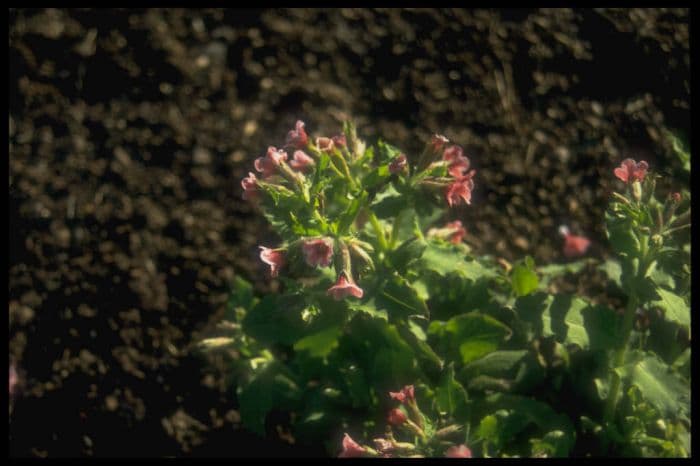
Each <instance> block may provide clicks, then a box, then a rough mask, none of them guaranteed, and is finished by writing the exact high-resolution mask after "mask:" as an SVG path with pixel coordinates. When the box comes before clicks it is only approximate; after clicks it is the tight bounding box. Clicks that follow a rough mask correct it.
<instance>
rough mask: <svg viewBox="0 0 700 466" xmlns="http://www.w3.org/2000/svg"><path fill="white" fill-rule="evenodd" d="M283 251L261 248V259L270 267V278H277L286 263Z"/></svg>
mask: <svg viewBox="0 0 700 466" xmlns="http://www.w3.org/2000/svg"><path fill="white" fill-rule="evenodd" d="M283 251H284V250H283V249H271V248H266V247H265V246H260V259H261V260H262V261H263V262H264V263H266V264H267V265H269V266H270V276H271V277H276V276H277V275H278V274H279V270H280V269H281V268H282V267H283V266H284V264H285V263H286V259H285V258H284V252H283Z"/></svg>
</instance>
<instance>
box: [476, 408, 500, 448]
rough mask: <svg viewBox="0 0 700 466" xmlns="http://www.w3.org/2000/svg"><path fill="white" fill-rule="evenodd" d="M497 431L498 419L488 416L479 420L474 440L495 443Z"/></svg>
mask: <svg viewBox="0 0 700 466" xmlns="http://www.w3.org/2000/svg"><path fill="white" fill-rule="evenodd" d="M498 430H499V429H498V418H497V417H496V416H494V415H493V414H489V415H488V416H484V417H483V418H482V419H481V422H480V423H479V427H477V428H476V435H475V438H477V439H483V440H486V441H489V442H497V441H498Z"/></svg>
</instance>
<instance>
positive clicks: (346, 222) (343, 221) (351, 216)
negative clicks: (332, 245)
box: [338, 192, 367, 233]
mask: <svg viewBox="0 0 700 466" xmlns="http://www.w3.org/2000/svg"><path fill="white" fill-rule="evenodd" d="M366 199H367V193H366V192H363V193H362V195H360V196H359V197H357V198H355V199H353V200H352V202H350V205H349V206H348V208H347V210H346V211H345V212H344V213H343V215H342V216H341V217H340V220H339V222H338V231H339V232H341V233H342V232H345V231H346V230H347V228H348V227H349V226H350V224H352V222H354V221H355V217H357V213H358V212H359V211H360V207H361V206H362V205H363V204H364V202H365V200H366Z"/></svg>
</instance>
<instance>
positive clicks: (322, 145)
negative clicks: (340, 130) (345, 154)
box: [316, 137, 333, 152]
mask: <svg viewBox="0 0 700 466" xmlns="http://www.w3.org/2000/svg"><path fill="white" fill-rule="evenodd" d="M316 147H318V150H320V151H323V152H330V151H332V150H333V140H332V139H331V138H326V137H320V138H316Z"/></svg>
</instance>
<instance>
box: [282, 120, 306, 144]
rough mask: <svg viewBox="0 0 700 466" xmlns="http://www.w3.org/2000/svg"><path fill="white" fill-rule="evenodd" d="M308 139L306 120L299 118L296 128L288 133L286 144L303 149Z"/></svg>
mask: <svg viewBox="0 0 700 466" xmlns="http://www.w3.org/2000/svg"><path fill="white" fill-rule="evenodd" d="M308 141H309V137H308V136H307V135H306V131H304V122H303V121H301V120H298V121H297V123H296V129H293V130H291V131H290V132H289V133H287V142H286V145H287V146H291V147H294V148H295V149H303V148H304V147H306V144H307V142H308Z"/></svg>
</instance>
